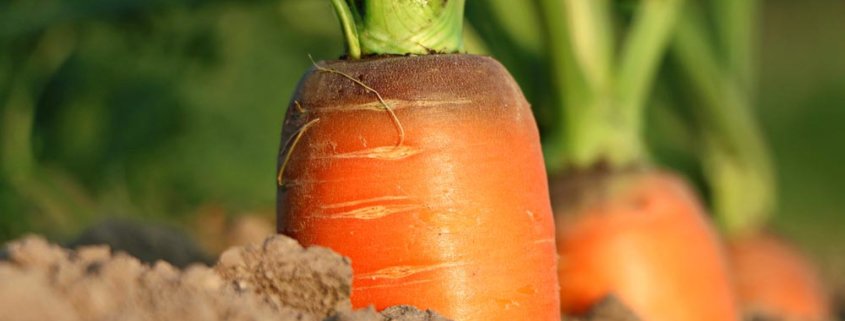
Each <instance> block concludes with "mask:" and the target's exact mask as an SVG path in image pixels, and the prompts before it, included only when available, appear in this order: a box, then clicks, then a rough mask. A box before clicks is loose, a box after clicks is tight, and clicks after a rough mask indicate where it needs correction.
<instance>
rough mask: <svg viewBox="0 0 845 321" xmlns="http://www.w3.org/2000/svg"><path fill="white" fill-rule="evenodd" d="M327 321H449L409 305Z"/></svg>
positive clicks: (344, 314)
mask: <svg viewBox="0 0 845 321" xmlns="http://www.w3.org/2000/svg"><path fill="white" fill-rule="evenodd" d="M326 321H449V319H446V318H444V317H443V316H441V315H439V314H437V313H435V312H434V311H431V310H425V311H420V310H419V309H417V308H415V307H412V306H408V305H397V306H393V307H389V308H387V309H385V310H384V311H381V313H378V312H376V310H374V309H373V308H372V307H370V308H367V309H360V310H357V311H350V310H347V311H343V312H340V313H338V314H336V315H334V316H333V317H331V318H329V319H326Z"/></svg>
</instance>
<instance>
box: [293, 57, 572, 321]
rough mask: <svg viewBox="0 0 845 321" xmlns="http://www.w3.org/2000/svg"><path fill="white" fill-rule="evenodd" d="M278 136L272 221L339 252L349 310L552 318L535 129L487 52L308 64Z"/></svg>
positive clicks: (545, 208) (551, 274) (547, 231)
mask: <svg viewBox="0 0 845 321" xmlns="http://www.w3.org/2000/svg"><path fill="white" fill-rule="evenodd" d="M350 77H351V78H350ZM352 79H354V80H357V81H353V80H352ZM365 86H366V87H365ZM367 88H370V89H367ZM385 104H386V105H387V106H389V108H390V110H391V111H392V115H393V116H395V118H393V117H392V116H391V114H390V113H388V112H387V110H386V108H387V107H386V106H384V105H385ZM400 126H401V127H400ZM282 142H283V146H282V151H281V152H280V154H279V162H280V167H281V170H282V171H283V172H282V173H281V179H282V186H281V187H280V189H279V194H278V196H279V197H278V215H279V221H278V224H279V225H278V230H279V232H281V233H284V234H287V235H290V236H292V237H294V238H296V239H297V240H299V241H300V242H302V243H303V244H305V245H321V246H327V247H330V248H332V249H334V250H335V251H338V252H339V253H341V254H343V255H345V256H348V257H349V258H351V260H352V266H353V269H354V272H355V273H354V281H353V288H352V302H353V305H354V306H355V307H364V306H367V305H375V306H376V308H378V309H383V308H385V307H388V306H391V305H397V304H410V305H414V306H417V307H419V308H423V309H434V310H436V311H438V312H439V313H440V314H442V315H444V316H446V317H449V318H452V319H454V320H467V321H471V320H478V321H481V320H558V319H559V317H560V316H559V305H558V297H557V288H558V287H557V275H556V273H555V268H556V264H557V261H556V255H555V247H554V246H555V245H554V227H553V219H552V215H551V206H550V203H549V198H548V190H547V188H548V186H547V182H546V176H545V175H546V172H545V169H544V166H543V159H542V154H541V149H540V143H539V137H538V132H537V128H536V125H535V123H534V118H533V116H532V114H531V110H530V108H529V106H528V103H527V102H526V101H525V99H524V98H523V96H522V93H521V91H520V89H519V88H518V86H517V85H516V83H515V82H514V81H513V79H512V78H511V77H510V75H509V74H508V72H507V71H506V70H505V69H504V68H503V67H502V66H501V65H500V64H499V63H498V62H496V61H495V60H493V59H491V58H486V57H481V56H472V55H427V56H410V57H386V58H384V57H382V58H374V59H364V60H348V61H343V60H341V61H329V62H320V63H317V67H316V68H315V69H313V70H311V71H310V72H309V73H308V74H306V75H305V77H304V78H303V79H302V81H301V83H300V86H299V88H298V90H297V91H296V94H295V96H294V98H293V101H292V103H291V105H290V107H289V109H288V113H287V118H286V120H285V125H284V129H283V139H282Z"/></svg>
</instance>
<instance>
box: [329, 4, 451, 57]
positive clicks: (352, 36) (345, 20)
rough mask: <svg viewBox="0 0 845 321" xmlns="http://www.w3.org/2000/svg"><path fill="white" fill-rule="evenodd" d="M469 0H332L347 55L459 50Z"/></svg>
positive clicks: (361, 55)
mask: <svg viewBox="0 0 845 321" xmlns="http://www.w3.org/2000/svg"><path fill="white" fill-rule="evenodd" d="M464 3H465V0H408V1H395V0H332V5H333V6H334V8H335V12H336V13H337V16H338V19H339V20H340V24H341V29H342V31H343V35H344V38H345V41H346V51H347V56H348V57H349V58H350V59H360V58H361V57H364V56H370V55H406V54H417V55H424V54H432V53H456V52H459V51H461V50H462V49H463V38H462V32H463V13H464Z"/></svg>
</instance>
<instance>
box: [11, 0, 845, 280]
mask: <svg viewBox="0 0 845 321" xmlns="http://www.w3.org/2000/svg"><path fill="white" fill-rule="evenodd" d="M476 1H481V0H470V1H468V2H469V4H468V14H469V15H470V16H472V15H475V17H481V19H475V20H473V22H477V21H483V17H484V16H483V15H484V14H486V13H485V12H484V11H483V10H481V9H480V7H479V5H478V3H473V2H476ZM511 14H514V15H519V14H520V12H512V13H511ZM523 20H524V21H522V22H521V23H519V24H515V25H511V26H507V27H508V28H511V29H512V30H520V29H526V30H531V29H532V28H536V25H532V24H536V21H531V20H530V19H528V20H525V19H523ZM486 27H489V26H485V25H484V24H483V23H479V24H477V25H475V26H473V28H471V29H470V31H469V35H468V36H469V38H468V41H467V42H468V45H467V50H468V51H469V52H471V53H488V51H487V48H493V47H495V46H496V45H497V44H495V43H489V44H482V42H481V40H479V39H480V38H479V37H475V36H474V34H473V29H475V30H478V28H486ZM338 28H339V27H338V24H337V21H336V18H335V16H334V13H333V11H332V8H331V7H330V5H329V1H326V0H250V1H245V0H242V1H227V0H210V1H202V0H77V1H62V0H38V1H32V0H0V241H5V240H9V239H11V238H15V237H17V236H20V235H22V234H24V233H29V232H35V233H42V234H46V235H48V236H49V237H50V238H52V239H55V240H59V241H69V240H72V239H74V238H75V237H76V236H77V235H78V234H79V233H81V231H82V230H84V229H86V228H87V227H89V226H91V225H92V224H95V223H97V222H101V221H102V220H103V219H105V218H108V217H119V218H124V219H129V220H134V221H141V222H153V223H156V224H163V225H166V226H170V227H172V228H173V229H174V230H177V231H187V232H188V233H189V234H190V235H194V236H196V237H198V238H199V239H200V240H201V243H202V244H204V245H205V247H206V249H207V250H208V251H214V250H216V249H218V248H219V247H220V246H221V245H220V243H221V242H223V241H222V240H221V239H222V238H224V236H223V235H222V234H223V233H226V231H227V230H228V229H230V228H231V225H232V224H233V223H232V222H235V221H238V220H236V219H235V218H236V217H240V216H244V215H249V216H250V217H256V218H258V222H259V223H256V224H257V225H259V226H261V224H264V226H265V227H257V229H258V230H259V231H263V230H261V228H269V229H270V230H272V227H271V226H272V221H273V210H274V206H275V187H274V183H275V182H274V180H275V162H276V153H277V149H278V145H279V133H280V129H281V124H282V117H283V115H284V109H285V106H286V105H287V103H288V100H289V97H290V95H291V93H292V91H293V90H294V87H295V86H296V83H297V81H298V79H299V77H300V76H301V75H302V73H303V72H304V71H305V70H306V69H307V68H308V67H309V65H310V64H311V62H310V61H309V58H308V55H309V54H310V55H312V56H313V57H314V58H315V59H334V58H336V57H338V56H339V55H340V54H341V53H342V50H343V48H342V43H341V40H340V33H339V32H338V30H339V29H338ZM760 29H761V37H760V42H761V43H760V50H759V52H758V58H759V59H758V60H757V62H758V68H759V79H758V87H759V88H758V93H759V97H758V101H759V104H758V106H757V108H758V109H757V111H758V114H759V116H760V119H761V120H762V122H763V126H764V129H765V133H766V135H767V138H768V139H769V142H770V145H771V147H772V149H773V151H774V156H775V157H776V164H777V166H778V174H779V180H780V191H781V194H780V196H781V198H780V209H781V211H780V212H779V213H777V217H776V219H775V229H776V230H778V231H779V232H781V233H782V234H785V235H787V236H789V237H791V238H793V239H795V240H796V241H797V243H798V244H799V245H801V246H802V247H803V248H804V249H806V250H807V251H808V252H809V253H810V255H812V256H813V257H814V258H815V259H817V260H818V261H819V262H820V264H821V265H822V266H824V269H825V270H827V271H828V272H831V271H845V258H843V257H842V256H843V253H845V216H843V214H845V195H843V191H845V37H843V35H845V33H843V32H845V1H841V0H816V1H791V0H778V1H775V0H770V1H764V2H763V11H762V17H761V26H760ZM516 41H521V42H524V45H525V46H526V47H528V48H532V46H535V47H536V46H538V45H539V44H538V43H537V39H535V38H532V37H526V38H519V39H516ZM500 58H501V59H502V61H503V62H505V63H506V64H507V63H508V61H509V60H508V57H500ZM517 73H518V71H517V72H515V74H517ZM517 76H519V75H518V74H517ZM520 79H525V78H524V77H522V78H520ZM534 81H537V80H534ZM530 85H531V84H530V83H523V86H524V88H525V91H526V93H527V94H529V96H531V95H530V94H531V88H530ZM657 112H658V113H659V110H658V111H657ZM541 121H542V120H541ZM649 130H650V131H651V133H652V134H651V135H650V136H651V137H652V138H653V139H652V140H653V142H654V144H655V146H654V149H656V150H668V151H675V152H676V153H681V154H683V151H685V150H689V149H690V148H694V145H693V143H692V142H690V141H689V140H685V139H684V138H683V137H684V136H683V134H682V133H678V135H674V134H673V130H678V129H677V128H673V127H672V126H670V125H667V124H664V123H662V122H654V123H653V124H651V126H650V127H649ZM655 133H658V134H655ZM667 137H671V138H672V139H667ZM676 137H680V138H676ZM664 163H666V164H668V165H673V162H672V161H671V160H670V159H667V160H664ZM260 222H264V223H260ZM266 226H270V227H266ZM256 233H257V232H256Z"/></svg>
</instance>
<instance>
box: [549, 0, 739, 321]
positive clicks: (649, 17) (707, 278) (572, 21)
mask: <svg viewBox="0 0 845 321" xmlns="http://www.w3.org/2000/svg"><path fill="white" fill-rule="evenodd" d="M611 3H612V2H610V1H598V0H543V1H541V4H543V5H544V7H543V9H542V12H543V13H544V14H545V20H546V21H545V22H546V25H547V27H548V34H549V37H550V38H551V39H553V40H556V41H557V43H556V44H553V45H549V46H548V48H549V50H550V51H549V53H548V56H549V57H552V58H553V59H555V63H553V66H556V68H555V69H554V70H553V71H552V73H553V78H554V79H556V80H557V83H558V84H562V86H563V88H562V89H563V90H560V91H558V92H557V93H558V94H559V95H560V96H559V97H558V99H557V100H558V101H559V102H560V105H561V108H560V113H559V114H560V115H561V116H562V117H561V118H560V120H559V121H558V126H557V128H552V129H551V130H550V135H549V137H548V139H547V141H546V142H547V144H546V146H545V147H546V148H547V150H546V151H547V152H548V153H547V154H546V155H547V161H548V162H549V164H548V165H549V166H550V168H553V169H557V170H558V171H559V172H558V173H556V175H555V178H553V179H552V183H551V184H552V187H553V190H555V192H553V193H552V202H553V204H554V206H553V208H554V214H555V220H556V223H557V233H556V234H557V247H558V253H559V254H560V268H559V280H560V285H561V291H560V296H561V308H562V312H563V313H565V314H581V313H584V312H586V311H587V310H588V309H589V308H590V307H591V306H592V305H594V304H596V303H598V302H599V301H600V300H601V299H602V298H604V297H605V296H608V295H611V294H612V295H615V296H616V297H617V298H618V299H619V300H620V301H621V302H622V303H624V304H625V305H627V306H628V307H630V309H631V310H632V311H633V312H634V313H635V314H637V315H638V316H640V317H641V318H642V320H645V321H711V320H720V321H736V320H738V318H739V311H738V307H737V305H736V302H735V296H734V292H733V289H732V284H731V279H730V275H729V271H728V267H727V263H726V259H725V253H724V251H723V248H722V244H721V242H720V239H719V238H718V237H717V234H716V232H715V230H714V228H713V227H712V226H711V224H710V222H709V221H708V220H707V217H706V215H705V213H704V211H703V209H702V206H701V204H700V202H699V200H698V199H697V198H696V197H694V196H693V195H694V194H693V193H692V192H691V189H690V187H689V186H688V185H687V183H686V182H685V181H684V180H682V179H680V178H678V177H677V176H676V175H675V174H672V173H669V172H666V171H662V170H659V169H656V168H655V166H654V165H652V164H650V163H649V157H648V156H647V155H646V154H647V148H646V146H645V143H644V141H643V132H642V127H643V125H642V117H641V116H642V113H643V110H644V108H645V104H646V102H647V101H648V93H649V91H650V89H651V83H652V81H653V79H654V77H655V75H656V73H657V72H656V71H657V69H658V67H659V65H660V62H661V61H662V58H663V56H664V53H665V51H666V48H667V45H668V41H669V39H670V35H671V34H672V32H673V30H674V26H675V21H676V20H677V16H679V14H680V11H681V8H682V3H683V1H676V0H666V1H641V2H638V4H639V5H638V6H637V8H636V11H635V12H634V17H633V18H632V19H631V20H630V21H631V22H630V24H625V25H626V26H629V28H630V29H628V30H624V32H622V33H621V34H624V35H625V37H624V38H621V39H620V38H617V37H616V36H617V34H618V33H617V30H618V28H617V27H618V25H617V24H615V23H614V21H613V17H614V16H615V15H614V13H613V10H614V8H613V6H612V5H611ZM561 13H563V16H561ZM617 48H618V50H617ZM561 186H563V188H562V190H564V191H565V192H558V190H560V189H561Z"/></svg>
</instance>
